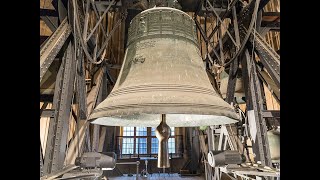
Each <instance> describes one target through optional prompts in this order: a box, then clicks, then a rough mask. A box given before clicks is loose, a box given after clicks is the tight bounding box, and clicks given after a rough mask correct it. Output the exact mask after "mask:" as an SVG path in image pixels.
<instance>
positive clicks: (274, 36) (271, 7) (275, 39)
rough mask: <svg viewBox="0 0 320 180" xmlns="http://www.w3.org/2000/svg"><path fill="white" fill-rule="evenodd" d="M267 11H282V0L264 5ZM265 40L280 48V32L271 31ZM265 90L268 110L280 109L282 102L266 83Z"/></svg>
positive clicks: (273, 46) (271, 1) (275, 47)
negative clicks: (275, 96) (280, 102)
mask: <svg viewBox="0 0 320 180" xmlns="http://www.w3.org/2000/svg"><path fill="white" fill-rule="evenodd" d="M264 11H265V12H280V0H270V1H269V3H268V4H267V5H266V6H265V7H264ZM265 40H266V41H267V42H268V43H269V44H270V45H271V47H272V48H273V49H274V50H276V51H277V50H279V49H280V32H275V31H269V32H268V33H267V34H266V36H265ZM263 87H264V92H265V97H266V104H267V110H280V104H279V103H278V102H277V100H276V99H275V98H274V97H273V95H272V94H271V92H270V90H269V89H268V88H267V86H266V85H265V84H264V86H263Z"/></svg>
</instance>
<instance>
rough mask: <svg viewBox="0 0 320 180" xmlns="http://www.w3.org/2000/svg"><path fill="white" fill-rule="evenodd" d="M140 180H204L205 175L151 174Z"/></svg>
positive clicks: (128, 179) (112, 179) (124, 178)
mask: <svg viewBox="0 0 320 180" xmlns="http://www.w3.org/2000/svg"><path fill="white" fill-rule="evenodd" d="M135 179H136V176H135V174H134V175H133V176H131V177H128V176H127V175H126V174H125V175H124V176H121V177H109V178H108V180H135ZM138 179H139V180H179V179H180V180H204V179H205V178H204V177H201V176H192V177H191V176H185V177H180V176H179V174H170V175H168V174H166V173H165V174H163V173H161V174H158V173H157V174H152V176H151V175H149V176H148V177H140V176H139V178H138Z"/></svg>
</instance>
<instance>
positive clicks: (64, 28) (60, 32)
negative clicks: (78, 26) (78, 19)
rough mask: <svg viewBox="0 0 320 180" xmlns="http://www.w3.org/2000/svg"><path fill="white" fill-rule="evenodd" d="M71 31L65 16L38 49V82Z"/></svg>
mask: <svg viewBox="0 0 320 180" xmlns="http://www.w3.org/2000/svg"><path fill="white" fill-rule="evenodd" d="M70 33H71V27H70V25H69V24H68V21H67V18H65V19H64V20H63V21H62V23H61V24H60V26H59V27H58V28H57V30H56V31H55V32H54V33H53V34H52V35H51V36H50V37H49V39H48V40H47V41H46V42H45V44H44V45H43V46H42V47H41V49H40V82H41V80H42V77H43V76H44V74H45V73H46V72H47V71H48V69H49V67H50V65H51V63H52V61H53V60H54V58H55V57H56V56H57V54H58V53H59V51H60V49H61V47H62V45H63V44H64V43H65V42H66V40H67V38H68V37H69V35H70Z"/></svg>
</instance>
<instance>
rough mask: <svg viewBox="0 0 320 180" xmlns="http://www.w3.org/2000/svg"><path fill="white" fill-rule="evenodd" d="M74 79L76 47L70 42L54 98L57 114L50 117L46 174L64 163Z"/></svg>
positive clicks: (58, 76)
mask: <svg viewBox="0 0 320 180" xmlns="http://www.w3.org/2000/svg"><path fill="white" fill-rule="evenodd" d="M74 79H75V58H74V48H73V46H72V43H69V44H68V47H67V49H66V52H65V54H64V57H63V59H62V64H61V66H60V68H59V72H58V75H57V80H56V84H55V92H54V100H53V109H54V110H55V116H54V117H53V118H51V119H50V124H49V130H48V137H47V145H46V153H45V158H44V174H49V173H52V172H55V171H57V170H60V169H62V166H63V163H64V159H65V152H66V145H67V136H68V130H69V118H70V112H71V105H72V98H73V88H74Z"/></svg>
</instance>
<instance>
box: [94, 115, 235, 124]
mask: <svg viewBox="0 0 320 180" xmlns="http://www.w3.org/2000/svg"><path fill="white" fill-rule="evenodd" d="M160 117H161V114H147V113H140V114H136V115H126V116H101V117H96V118H92V119H90V120H89V121H90V122H91V123H92V124H97V125H104V126H134V127H157V126H158V125H159V124H160V122H161V118H160ZM238 121H239V119H233V118H230V117H228V116H223V115H212V114H211V115H204V114H178V113H176V114H172V113H170V114H166V124H168V126H170V127H200V126H212V125H226V124H234V123H236V122H238Z"/></svg>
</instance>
